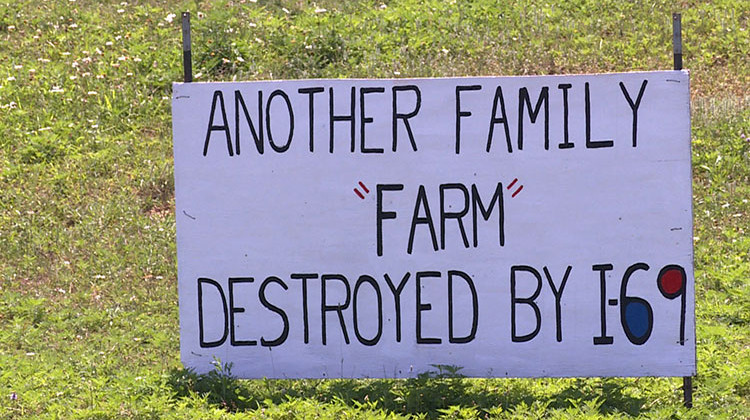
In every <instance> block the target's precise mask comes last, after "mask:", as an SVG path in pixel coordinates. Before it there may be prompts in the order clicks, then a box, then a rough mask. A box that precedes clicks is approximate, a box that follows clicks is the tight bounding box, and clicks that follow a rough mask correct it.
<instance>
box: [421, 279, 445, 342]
mask: <svg viewBox="0 0 750 420" xmlns="http://www.w3.org/2000/svg"><path fill="white" fill-rule="evenodd" d="M416 277H417V281H416V282H415V283H416V286H417V300H416V302H417V344H440V343H442V342H443V340H441V339H439V338H435V337H422V312H426V311H429V310H431V309H432V305H431V304H429V303H422V278H425V277H438V278H439V277H440V272H439V271H419V272H417V275H416Z"/></svg>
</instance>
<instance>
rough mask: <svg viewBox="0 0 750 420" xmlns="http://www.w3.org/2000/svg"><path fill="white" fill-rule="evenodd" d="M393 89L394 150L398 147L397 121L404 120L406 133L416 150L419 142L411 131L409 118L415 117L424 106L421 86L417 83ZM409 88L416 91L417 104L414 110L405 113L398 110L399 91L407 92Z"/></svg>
mask: <svg viewBox="0 0 750 420" xmlns="http://www.w3.org/2000/svg"><path fill="white" fill-rule="evenodd" d="M392 90H393V146H392V150H393V151H394V152H395V151H396V150H397V149H398V124H397V121H398V120H403V121H404V127H405V128H406V134H407V135H408V136H409V141H410V142H411V148H412V149H414V151H415V152H416V151H417V143H416V141H415V140H414V133H413V132H412V131H411V125H410V124H409V118H412V117H415V116H416V115H417V113H418V112H419V108H421V107H422V92H421V91H420V90H419V87H417V86H415V85H405V86H394V87H393V88H392ZM407 90H410V91H412V92H414V94H415V95H416V105H415V106H414V110H413V111H411V112H408V113H405V114H404V113H401V112H399V111H398V92H405V91H407Z"/></svg>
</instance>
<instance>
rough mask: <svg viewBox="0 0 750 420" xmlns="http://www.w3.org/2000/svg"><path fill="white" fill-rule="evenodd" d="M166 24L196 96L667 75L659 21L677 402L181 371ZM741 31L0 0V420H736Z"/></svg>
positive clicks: (603, 19)
mask: <svg viewBox="0 0 750 420" xmlns="http://www.w3.org/2000/svg"><path fill="white" fill-rule="evenodd" d="M551 3H554V4H551ZM183 10H190V11H191V12H192V13H193V51H194V63H195V70H194V73H195V77H196V80H197V81H204V80H235V79H236V80H254V79H270V78H309V77H423V76H461V75H521V74H560V73H581V72H610V71H630V70H656V69H670V68H671V66H672V55H671V51H672V50H671V13H672V12H673V11H680V12H682V13H683V20H682V22H683V27H684V44H685V56H684V59H685V67H686V68H689V69H690V70H691V78H692V115H693V164H694V171H693V173H694V181H693V182H694V213H695V233H694V236H695V238H694V241H695V255H696V257H695V264H696V271H695V275H696V289H697V290H696V301H697V309H696V317H697V336H698V344H697V351H698V376H697V378H696V379H695V386H696V393H695V408H694V409H692V410H686V409H685V408H683V407H682V402H681V385H682V382H681V380H680V379H676V378H641V379H627V378H611V379H541V380H525V379H503V380H500V379H458V378H450V377H449V378H436V379H429V380H427V379H425V378H417V379H411V380H328V381H319V380H299V381H287V380H284V381H280V380H275V381H272V380H254V381H240V380H236V379H234V378H233V377H232V376H231V372H227V370H226V369H225V368H224V367H222V366H217V370H216V371H215V372H212V373H211V374H209V375H205V376H197V375H195V374H193V373H191V372H188V371H185V370H183V369H182V366H181V364H180V361H179V332H178V316H177V286H176V283H177V282H176V261H175V260H176V255H175V218H174V214H173V208H174V181H173V176H172V173H173V166H172V145H171V126H170V120H171V117H170V95H171V83H172V82H174V81H180V80H181V75H182V69H181V47H180V39H181V34H180V27H179V21H180V17H179V14H180V12H181V11H183ZM749 20H750V3H749V2H747V1H743V0H717V1H705V2H701V1H687V0H686V1H671V2H670V1H649V2H644V1H634V2H624V1H622V2H621V1H615V0H605V1H593V0H565V1H560V2H546V3H545V2H541V1H521V2H501V1H497V2H490V1H475V2H460V1H459V2H455V1H453V2H448V1H437V0H427V1H418V0H402V1H383V2H382V3H381V2H379V1H352V2H338V1H332V0H321V1H319V2H317V3H312V2H305V1H292V0H275V1H268V2H264V1H262V0H258V1H257V2H255V1H254V0H250V1H244V0H242V1H226V0H223V1H198V0H196V1H157V0H143V1H140V0H131V1H123V2H119V1H105V2H100V1H93V0H53V1H46V2H37V1H26V0H17V1H8V0H0V418H2V419H15V418H86V419H88V418H95V419H107V418H179V419H182V418H256V417H257V418H273V419H277V418H278V419H283V418H308V417H316V416H317V417H322V418H402V417H404V418H408V417H414V418H440V417H444V418H475V417H482V418H518V419H525V418H571V419H572V418H629V417H638V416H642V417H645V418H696V419H703V418H709V417H716V418H732V419H737V418H750V374H749V373H748V372H750V287H749V285H750V235H749V234H748V230H749V229H750V203H749V202H748V200H750V96H749V95H748V90H749V89H750V58H749V57H750V32H749V30H750V29H749V28H748V21H749ZM448 376H450V375H448Z"/></svg>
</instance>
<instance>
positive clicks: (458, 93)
mask: <svg viewBox="0 0 750 420" xmlns="http://www.w3.org/2000/svg"><path fill="white" fill-rule="evenodd" d="M480 89H482V86H480V85H469V86H456V154H459V153H461V118H464V117H470V116H471V112H470V111H462V110H461V92H465V91H472V90H480Z"/></svg>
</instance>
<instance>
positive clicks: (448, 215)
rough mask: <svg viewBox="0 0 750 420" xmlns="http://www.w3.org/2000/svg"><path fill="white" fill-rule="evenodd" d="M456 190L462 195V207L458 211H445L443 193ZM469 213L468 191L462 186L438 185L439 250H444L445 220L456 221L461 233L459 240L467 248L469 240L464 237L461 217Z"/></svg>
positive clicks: (464, 231) (464, 232)
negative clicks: (461, 240)
mask: <svg viewBox="0 0 750 420" xmlns="http://www.w3.org/2000/svg"><path fill="white" fill-rule="evenodd" d="M446 190H458V191H461V192H462V193H463V197H464V200H463V201H464V205H463V207H462V208H461V209H460V210H458V211H447V210H446V208H445V191H446ZM468 212H469V190H467V189H466V186H465V185H463V184H440V249H445V221H446V220H447V219H456V223H458V230H459V232H461V239H463V241H464V247H465V248H468V247H469V239H468V238H467V237H466V230H465V229H464V222H463V220H462V217H464V216H466V213H468Z"/></svg>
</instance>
